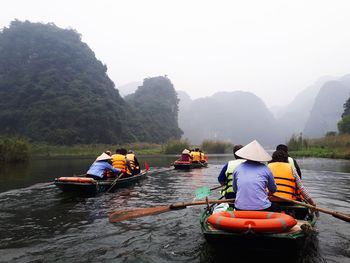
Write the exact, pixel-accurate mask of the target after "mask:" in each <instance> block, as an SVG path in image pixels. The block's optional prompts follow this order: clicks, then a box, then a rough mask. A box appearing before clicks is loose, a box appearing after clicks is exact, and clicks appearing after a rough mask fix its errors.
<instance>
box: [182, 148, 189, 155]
mask: <svg viewBox="0 0 350 263" xmlns="http://www.w3.org/2000/svg"><path fill="white" fill-rule="evenodd" d="M182 153H184V154H185V153H190V151H189V150H187V149H185V150H183V151H182Z"/></svg>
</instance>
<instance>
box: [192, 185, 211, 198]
mask: <svg viewBox="0 0 350 263" xmlns="http://www.w3.org/2000/svg"><path fill="white" fill-rule="evenodd" d="M195 194H196V199H203V198H205V197H207V196H210V194H211V190H210V188H209V187H208V186H202V187H200V188H197V189H196V191H195Z"/></svg>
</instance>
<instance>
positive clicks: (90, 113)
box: [0, 20, 182, 151]
mask: <svg viewBox="0 0 350 263" xmlns="http://www.w3.org/2000/svg"><path fill="white" fill-rule="evenodd" d="M120 74H122V73H120ZM177 103H178V99H177V96H176V93H175V89H174V87H173V85H172V84H171V82H170V80H169V79H168V78H167V77H155V78H148V79H145V80H144V83H143V86H142V87H140V88H139V89H138V90H137V92H136V94H135V96H134V97H132V98H130V99H129V100H128V103H126V102H125V101H124V100H123V99H122V98H121V96H120V95H119V92H118V90H117V89H115V86H114V83H113V82H112V81H111V80H110V78H109V77H108V76H107V67H106V65H104V64H102V62H101V61H99V60H97V59H96V57H95V54H94V52H93V51H92V50H91V49H90V48H89V47H88V45H87V44H85V43H83V42H82V41H81V36H80V35H79V34H78V33H77V32H76V31H74V30H71V29H61V28H59V27H57V26H55V25H54V24H41V23H30V22H28V21H26V22H20V21H18V20H16V21H13V22H11V24H10V27H9V28H4V29H3V30H1V31H0V124H1V125H0V134H2V135H7V136H10V135H19V136H21V137H24V138H27V139H28V141H29V142H31V143H44V144H50V145H71V146H72V145H86V144H106V145H117V144H125V143H131V142H150V143H164V142H166V141H168V140H169V139H170V138H180V136H181V134H182V131H181V130H180V129H179V127H178V125H177V111H178V106H177ZM63 148H64V147H63ZM78 148H79V147H78ZM57 149H58V148H57ZM70 151H73V150H70Z"/></svg>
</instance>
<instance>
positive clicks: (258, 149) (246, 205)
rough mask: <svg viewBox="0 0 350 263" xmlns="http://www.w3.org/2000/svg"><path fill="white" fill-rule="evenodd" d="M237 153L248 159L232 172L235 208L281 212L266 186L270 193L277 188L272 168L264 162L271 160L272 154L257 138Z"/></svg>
mask: <svg viewBox="0 0 350 263" xmlns="http://www.w3.org/2000/svg"><path fill="white" fill-rule="evenodd" d="M236 155H237V156H239V157H241V158H243V159H245V160H246V161H245V162H243V163H241V164H240V165H239V166H237V167H236V168H235V169H234V171H233V173H232V188H233V191H234V192H236V200H235V204H234V206H235V209H236V210H264V211H274V212H279V211H280V209H279V207H278V206H276V205H274V204H272V203H271V201H270V200H269V198H268V193H267V191H266V188H267V189H268V190H269V192H270V193H274V192H276V190H277V186H276V183H275V179H274V178H273V175H272V172H271V170H270V169H269V168H268V167H267V166H266V165H265V164H263V163H262V162H268V161H270V160H271V156H270V155H269V154H268V153H267V152H266V151H265V150H264V148H263V147H262V146H261V145H260V144H259V143H258V142H257V141H256V140H254V141H252V142H251V143H249V144H247V145H246V146H244V147H242V148H241V149H239V150H238V151H236Z"/></svg>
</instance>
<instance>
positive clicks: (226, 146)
mask: <svg viewBox="0 0 350 263" xmlns="http://www.w3.org/2000/svg"><path fill="white" fill-rule="evenodd" d="M232 148H233V144H232V143H230V142H224V141H211V140H204V141H203V142H202V144H201V149H202V150H203V151H204V152H206V153H228V152H232Z"/></svg>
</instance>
